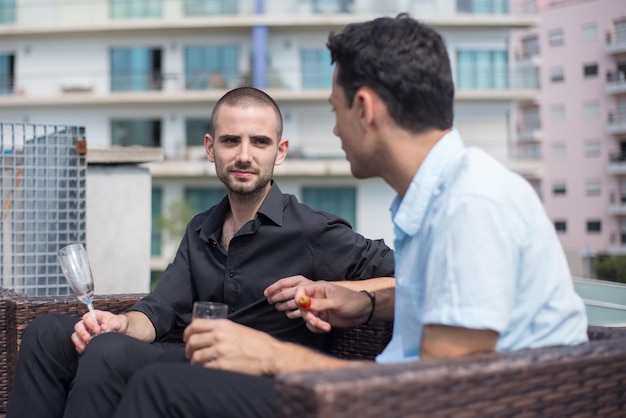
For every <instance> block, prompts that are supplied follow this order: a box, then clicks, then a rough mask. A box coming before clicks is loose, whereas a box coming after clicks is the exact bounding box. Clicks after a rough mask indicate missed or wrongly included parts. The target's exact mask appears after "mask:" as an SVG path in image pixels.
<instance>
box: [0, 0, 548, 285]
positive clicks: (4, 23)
mask: <svg viewBox="0 0 626 418" xmlns="http://www.w3.org/2000/svg"><path fill="white" fill-rule="evenodd" d="M399 12H409V13H410V14H411V15H412V16H414V17H417V18H419V19H421V20H422V21H424V22H425V23H428V24H430V25H431V26H433V27H435V28H436V29H438V30H439V31H440V32H441V33H442V34H443V36H444V38H445V40H446V42H447V45H448V48H449V51H450V58H451V62H452V67H453V72H454V77H455V82H456V84H457V93H456V104H455V124H456V126H457V127H458V128H459V130H460V131H461V133H462V135H463V136H464V138H465V141H466V142H467V143H468V144H469V145H473V146H478V147H481V148H483V149H485V150H486V151H487V152H489V153H490V154H492V155H493V156H495V157H496V158H497V159H499V160H501V161H502V162H504V163H505V164H507V165H509V166H510V167H512V168H513V169H515V170H517V171H519V172H520V173H522V174H523V175H525V176H526V177H527V178H528V179H529V180H531V181H533V182H535V184H538V183H537V181H536V180H537V179H538V178H540V176H541V172H540V168H541V166H540V161H539V160H538V158H537V156H536V155H535V154H533V153H532V152H530V153H526V154H525V153H520V152H518V151H517V150H516V148H515V144H516V142H515V139H516V138H515V124H516V118H517V110H516V109H517V103H518V102H520V101H524V102H529V101H533V100H537V98H538V94H539V90H538V84H537V79H536V77H535V78H533V77H532V74H531V76H530V77H529V76H528V71H523V70H518V68H517V67H516V66H515V65H513V63H514V61H515V59H514V58H515V57H514V53H513V51H511V48H510V36H511V31H512V29H522V28H529V27H532V26H533V25H535V24H536V23H537V22H538V15H537V13H536V8H535V4H534V1H529V0H388V1H384V2H381V1H378V0H351V1H350V0H84V1H81V2H79V1H76V0H56V1H49V0H0V120H3V121H7V122H18V123H19V122H27V123H52V124H64V123H66V124H71V125H81V126H84V127H85V130H86V136H87V141H88V146H89V147H90V148H91V149H93V148H111V147H115V148H118V147H136V146H143V147H159V148H161V149H162V150H163V152H164V154H165V157H166V160H165V161H163V162H160V163H155V164H151V165H150V171H151V174H152V212H153V213H152V214H153V217H154V219H155V220H164V222H154V224H153V231H152V244H153V245H152V268H153V271H154V272H155V273H156V274H158V272H159V271H161V270H162V269H163V268H164V267H165V266H166V265H167V263H168V262H169V261H170V260H171V258H172V256H173V251H174V250H175V248H176V247H177V245H178V241H177V240H178V238H177V236H178V234H179V233H180V231H179V230H180V225H176V221H177V220H178V219H179V218H180V217H181V214H182V213H186V212H199V211H201V210H204V209H206V208H208V207H209V206H211V205H212V204H214V203H215V202H217V201H218V200H219V199H221V198H222V197H223V195H224V192H223V189H222V188H221V184H220V183H219V181H218V180H217V178H216V176H215V173H214V168H213V167H212V166H211V164H210V163H209V162H208V161H206V158H205V157H204V153H203V150H202V141H203V136H204V133H205V132H207V131H208V129H209V126H208V124H209V115H210V113H211V110H212V106H213V104H214V103H215V101H216V100H217V99H218V98H219V97H220V96H221V95H222V94H223V93H224V92H225V91H227V90H228V89H230V88H233V87H237V86H242V85H253V86H255V87H259V88H262V89H264V90H266V91H267V92H268V93H269V94H270V95H272V96H273V97H274V98H275V99H276V100H277V102H278V104H279V105H280V106H281V108H282V110H283V116H284V120H285V129H284V135H285V137H287V138H289V139H290V143H291V148H290V157H289V158H288V160H287V161H285V163H284V164H283V165H281V166H280V167H278V168H277V169H276V172H275V178H276V179H277V181H278V182H279V184H280V187H281V189H282V190H283V191H284V192H287V193H293V194H295V195H296V196H298V198H299V199H300V200H301V201H303V202H305V203H307V204H310V205H311V206H313V207H317V208H320V209H325V210H328V211H331V212H335V213H338V214H339V215H341V216H343V217H345V218H346V219H348V220H349V221H350V222H351V223H352V224H353V226H354V228H355V229H356V230H357V231H359V232H360V233H362V234H364V235H366V236H368V237H372V238H384V239H385V241H386V242H387V243H388V244H389V245H393V229H392V226H391V221H390V219H389V213H388V206H389V203H390V201H391V199H392V198H393V192H392V191H391V190H390V189H389V188H388V187H387V186H386V185H385V184H384V183H383V182H382V181H381V180H378V179H373V180H366V181H356V180H355V179H354V178H352V176H351V174H350V170H349V165H348V163H347V162H346V161H345V158H344V155H343V152H342V151H341V148H340V143H339V140H338V139H337V138H335V137H334V136H333V134H332V126H333V120H334V116H333V114H332V113H331V111H330V107H329V105H328V101H327V100H328V95H329V93H330V85H331V75H332V66H331V65H330V57H329V54H328V52H327V50H326V48H325V42H326V39H327V36H328V33H329V32H330V31H333V30H341V28H342V27H343V26H345V25H346V24H348V23H350V22H355V21H364V20H368V19H371V18H374V17H377V16H382V15H388V16H394V15H396V14H397V13H399ZM531 73H532V71H531ZM127 203H128V204H132V202H127ZM146 256H148V255H146Z"/></svg>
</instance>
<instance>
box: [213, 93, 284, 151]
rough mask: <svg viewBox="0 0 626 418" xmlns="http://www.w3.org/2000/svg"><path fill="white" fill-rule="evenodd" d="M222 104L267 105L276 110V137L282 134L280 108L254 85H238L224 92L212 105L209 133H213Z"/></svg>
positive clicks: (280, 136) (279, 137)
mask: <svg viewBox="0 0 626 418" xmlns="http://www.w3.org/2000/svg"><path fill="white" fill-rule="evenodd" d="M222 105H229V106H243V107H247V106H259V105H262V106H269V107H271V108H273V109H274V111H275V112H276V118H277V120H278V127H277V128H278V132H277V134H278V139H279V140H280V139H281V138H282V136H283V115H282V114H281V113H280V108H279V107H278V105H277V104H276V102H275V101H274V99H272V98H271V97H270V96H269V95H268V94H267V93H265V92H264V91H261V90H259V89H255V88H254V87H238V88H236V89H233V90H230V91H229V92H227V93H226V94H224V95H223V96H222V97H221V98H220V99H219V100H218V101H217V103H215V106H214V107H213V113H211V131H212V132H211V134H212V135H214V134H215V127H216V125H217V113H218V110H219V108H220V107H221V106H222Z"/></svg>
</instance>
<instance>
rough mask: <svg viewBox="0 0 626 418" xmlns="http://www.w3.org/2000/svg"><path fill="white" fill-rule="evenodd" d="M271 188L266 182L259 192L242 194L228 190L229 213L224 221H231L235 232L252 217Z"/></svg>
mask: <svg viewBox="0 0 626 418" xmlns="http://www.w3.org/2000/svg"><path fill="white" fill-rule="evenodd" d="M271 188H272V185H271V183H268V185H267V186H266V187H265V188H264V189H263V190H261V191H259V193H255V194H251V195H244V196H242V195H239V194H235V193H231V192H229V193H228V201H229V203H230V213H229V214H228V215H227V216H226V219H225V220H224V223H225V224H226V223H227V222H232V227H233V228H234V230H235V232H237V231H239V229H241V227H242V226H244V225H245V224H246V223H247V222H248V221H251V220H252V219H254V217H255V216H256V213H257V212H258V210H259V208H260V207H261V205H262V204H263V201H264V200H265V197H266V196H267V194H268V193H269V191H270V189H271Z"/></svg>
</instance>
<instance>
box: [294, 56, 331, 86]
mask: <svg viewBox="0 0 626 418" xmlns="http://www.w3.org/2000/svg"><path fill="white" fill-rule="evenodd" d="M300 68H302V88H304V89H329V88H330V87H331V85H332V82H333V66H332V65H331V64H330V51H329V50H328V49H326V48H305V49H302V50H301V51H300Z"/></svg>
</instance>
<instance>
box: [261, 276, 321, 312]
mask: <svg viewBox="0 0 626 418" xmlns="http://www.w3.org/2000/svg"><path fill="white" fill-rule="evenodd" d="M310 283H313V281H312V280H309V279H307V278H306V277H304V276H291V277H285V278H284V279H280V280H278V281H277V282H275V283H273V284H271V285H269V286H268V287H267V288H266V289H265V291H264V292H263V294H264V295H265V297H266V298H267V301H268V302H269V303H272V304H274V305H275V306H276V309H277V310H279V311H284V312H285V315H286V316H287V318H290V319H295V318H300V317H302V314H301V312H300V310H299V309H298V305H297V304H296V302H295V299H294V298H295V295H296V288H297V287H298V286H303V285H306V284H310Z"/></svg>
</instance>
